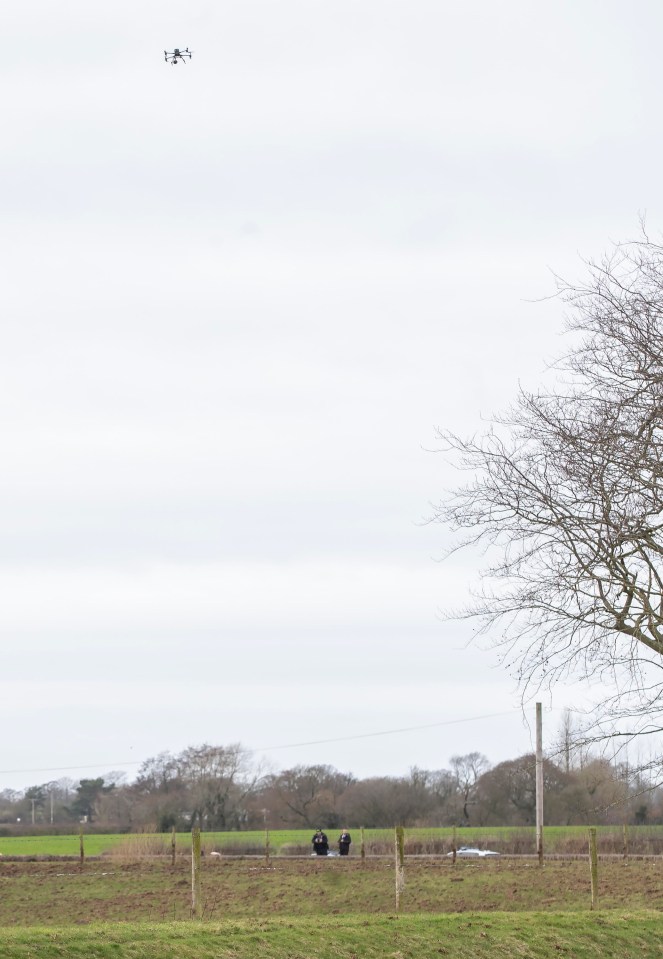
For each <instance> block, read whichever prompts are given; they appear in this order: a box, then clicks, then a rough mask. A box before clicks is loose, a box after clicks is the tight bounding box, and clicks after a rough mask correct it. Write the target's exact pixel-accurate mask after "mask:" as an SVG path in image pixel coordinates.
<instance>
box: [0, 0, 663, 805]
mask: <svg viewBox="0 0 663 959" xmlns="http://www.w3.org/2000/svg"><path fill="white" fill-rule="evenodd" d="M662 21H663V14H662V13H661V10H660V5H659V4H656V3H654V2H643V0H640V2H638V0H636V2H634V3H632V4H629V5H625V4H623V3H616V2H609V0H608V2H606V0H574V2H567V0H561V2H558V3H556V4H546V5H544V4H534V3H531V2H527V3H526V2H515V0H505V2H503V3H500V4H496V3H492V2H488V0H475V2H468V3H462V4H459V3H448V2H445V0H436V2H432V0H407V2H406V0H380V2H377V0H352V2H350V0H336V2H334V3H330V2H324V3H323V2H318V0H279V2H276V0H242V2H241V3H240V2H238V0H231V2H228V3H211V2H196V0H188V2H186V3H185V2H183V0H182V2H172V0H159V2H158V3H157V2H156V0H131V2H127V0H116V2H114V3H112V4H102V5H100V4H93V3H90V2H89V0H86V2H83V0H60V2H58V3H57V4H53V3H50V2H49V3H47V2H45V0H23V2H21V3H18V2H16V0H10V2H9V6H8V9H7V10H6V11H5V17H4V18H3V40H2V46H3V49H2V61H1V63H0V70H1V71H2V90H3V95H2V107H1V109H2V129H3V137H2V139H3V145H2V150H1V152H0V164H1V166H0V173H1V176H0V203H1V210H2V224H3V229H2V234H1V240H0V242H1V256H0V264H1V267H0V268H1V270H2V326H1V330H2V348H1V350H0V389H1V390H2V402H1V403H0V430H1V440H2V450H3V457H2V462H3V468H2V471H1V473H0V488H1V499H0V503H1V504H2V506H1V508H2V539H1V543H0V582H1V584H2V602H1V603H0V632H1V635H2V648H3V657H2V662H3V665H4V668H3V671H2V677H1V678H0V721H1V722H2V729H3V736H2V749H1V750H0V769H1V770H3V772H0V788H2V787H4V786H21V785H26V784H28V783H33V782H42V781H46V780H48V779H52V778H57V777H58V776H59V775H65V774H66V775H71V776H73V777H77V776H79V775H89V774H101V773H102V772H103V771H104V769H117V768H126V769H127V771H128V772H129V773H132V772H134V771H135V768H136V767H135V766H131V765H129V764H130V763H132V762H133V763H138V762H139V761H140V760H142V759H144V758H146V757H148V756H151V755H154V754H156V753H157V752H160V751H162V750H165V749H171V750H174V751H177V750H180V749H182V748H184V747H185V746H187V745H192V744H197V743H201V742H213V743H220V744H223V743H230V742H235V741H240V742H242V743H243V744H244V745H245V746H246V747H248V748H252V749H255V750H257V753H256V755H257V756H264V757H265V759H267V760H269V762H270V763H272V764H273V765H274V767H275V768H279V767H285V766H289V765H293V764H295V763H301V762H303V763H308V762H328V763H331V764H333V765H336V766H337V767H339V768H341V769H344V770H350V771H353V772H354V773H355V774H357V775H360V776H366V775H372V774H380V773H390V774H395V773H401V772H403V773H404V772H406V771H407V769H408V767H409V766H410V765H413V764H417V765H419V766H424V767H427V768H439V767H442V766H444V765H446V764H447V762H448V759H449V757H450V756H451V755H452V754H453V753H462V752H467V751H469V750H472V749H478V750H480V751H482V752H484V753H485V754H486V755H487V756H488V757H489V758H490V759H491V760H492V761H493V762H497V761H500V760H502V759H505V758H508V757H510V756H514V755H517V754H518V753H520V752H523V751H525V750H527V749H529V748H530V745H531V737H530V730H529V729H528V728H527V726H526V724H524V723H523V721H522V716H521V714H520V713H519V711H518V705H519V697H518V694H517V692H516V690H515V687H514V685H513V682H512V680H511V679H510V678H509V676H508V675H507V674H506V673H505V672H504V671H502V669H501V668H500V667H498V666H497V665H496V662H495V660H494V658H493V657H492V656H491V655H490V654H487V653H484V652H481V650H479V649H478V648H477V647H476V646H469V647H468V646H467V640H468V639H469V637H470V631H469V630H468V628H467V626H461V625H458V624H454V623H447V622H443V621H442V620H441V619H440V616H439V614H438V610H439V609H440V608H441V607H445V606H447V605H449V603H451V602H453V601H454V600H455V599H457V597H458V596H459V595H462V594H463V593H464V592H465V591H466V590H467V588H468V584H470V583H471V582H472V578H473V576H474V568H473V564H472V562H471V560H470V559H469V558H465V559H463V558H462V557H459V558H455V559H454V560H453V561H448V562H445V563H443V564H439V563H437V562H435V560H436V558H439V557H440V556H441V555H442V553H443V552H444V549H445V547H446V546H447V545H448V538H447V536H446V535H445V533H444V530H442V529H441V528H439V527H434V526H433V527H431V526H425V525H423V526H422V525H421V520H422V518H424V517H425V516H426V515H427V514H428V512H429V506H428V504H429V502H430V501H433V500H436V499H437V498H439V496H440V495H441V493H442V490H443V489H444V487H445V486H448V485H450V484H451V483H452V482H453V477H452V476H450V474H449V472H448V468H447V467H446V466H445V464H444V462H443V461H442V459H441V457H440V456H438V455H435V454H433V453H431V452H427V449H430V448H432V447H434V445H435V439H434V430H435V427H436V426H447V427H452V428H455V429H457V430H459V431H461V432H463V431H469V430H473V429H475V428H476V427H477V426H478V425H479V423H480V417H481V416H488V415H490V413H491V412H493V411H496V410H499V409H500V408H503V407H504V406H505V405H506V404H507V403H508V402H509V400H510V399H511V397H512V396H513V395H514V393H515V390H516V389H517V386H518V383H519V381H520V382H523V383H525V384H527V385H530V386H531V385H535V384H536V383H537V382H538V380H539V378H540V377H541V376H542V375H543V371H544V369H545V366H546V363H547V362H548V361H549V360H550V359H551V358H552V357H554V356H555V355H556V354H557V353H559V352H560V351H561V349H562V346H563V341H562V340H561V339H560V331H561V329H562V323H563V317H562V312H561V307H560V304H559V303H557V302H555V301H547V302H543V303H542V302H538V303H536V302H532V301H534V300H536V299H537V298H541V297H543V296H546V295H548V294H550V293H551V292H552V290H553V283H552V280H551V275H550V272H549V270H550V269H553V270H555V271H557V272H560V273H564V274H569V275H573V276H575V275H578V274H581V273H582V267H581V264H580V260H579V255H586V256H592V255H598V254H600V253H601V251H602V250H603V249H604V248H605V247H606V246H607V245H608V243H609V241H610V239H611V238H612V239H623V238H626V237H628V236H631V235H633V234H634V233H636V232H637V220H638V215H639V213H642V212H646V214H647V219H648V224H649V227H650V229H652V231H658V230H659V228H660V226H661V223H662V222H663V216H662V215H663V181H662V180H661V175H660V157H661V153H662V147H663V133H662V131H661V124H660V122H659V113H660V92H661V89H662V86H663V84H662V82H661V81H662V76H661V74H662V73H663V66H662V65H661V58H660V49H659V48H660V38H661V35H662V32H663V29H662V28H663V22H662ZM187 45H188V46H189V47H190V48H191V49H192V50H193V51H194V55H193V58H192V60H191V62H190V63H187V64H186V65H181V64H180V65H178V66H177V67H175V68H173V67H171V66H169V65H167V64H165V63H164V61H163V49H164V48H166V47H167V48H168V49H172V48H173V47H174V46H180V47H185V46H187ZM578 695H581V693H579V694H578ZM570 697H571V693H569V692H568V691H559V693H558V694H556V695H555V698H554V699H553V701H552V706H553V707H555V709H557V710H558V709H561V708H562V707H563V706H564V705H567V704H572V697H571V698H570ZM493 713H505V714H507V715H505V716H503V717H502V718H499V719H496V718H493V719H484V720H475V721H471V722H467V723H460V724H458V725H455V726H439V727H436V728H432V729H429V730H420V731H416V732H414V731H413V732H409V733H400V734H394V735H391V736H384V737H376V738H367V739H356V740H347V741H340V742H336V743H328V744H326V745H320V746H308V747H297V748H289V749H273V750H272V749H269V750H268V749H267V747H276V746H282V745H286V744H293V743H300V742H305V741H311V740H317V739H333V738H342V737H349V736H356V735H360V734H365V733H372V732H378V731H383V730H390V729H398V728H403V727H411V726H416V725H426V724H433V723H444V722H447V721H449V720H458V719H464V718H468V717H474V716H486V715H488V714H493ZM557 722H558V717H557V716H555V714H554V713H553V714H551V718H550V724H551V725H553V724H556V723H557ZM8 732H9V733H10V734H8ZM94 764H96V765H94ZM64 767H72V768H70V769H66V770H65V769H64ZM5 770H7V771H8V772H4V771H5ZM10 770H26V772H16V771H12V772H9V771H10ZM27 770H30V771H29V772H28V771H27ZM58 770H61V771H58Z"/></svg>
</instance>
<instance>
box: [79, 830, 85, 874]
mask: <svg viewBox="0 0 663 959" xmlns="http://www.w3.org/2000/svg"><path fill="white" fill-rule="evenodd" d="M78 842H79V847H80V856H81V869H82V868H83V864H84V862H85V840H84V839H83V827H82V826H80V827H79V830H78Z"/></svg>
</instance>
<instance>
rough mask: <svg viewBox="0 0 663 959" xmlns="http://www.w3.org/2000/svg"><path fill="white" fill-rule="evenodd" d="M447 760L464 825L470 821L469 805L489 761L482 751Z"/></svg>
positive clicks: (473, 799) (472, 800)
mask: <svg viewBox="0 0 663 959" xmlns="http://www.w3.org/2000/svg"><path fill="white" fill-rule="evenodd" d="M449 761H450V763H451V771H452V773H453V775H454V778H455V780H456V787H457V790H458V798H459V801H460V804H461V808H462V814H463V818H462V823H463V825H466V824H467V823H469V821H470V806H472V805H474V803H475V802H476V789H477V783H478V782H479V779H480V778H481V776H482V775H483V773H485V772H486V770H487V769H488V767H489V766H490V763H489V762H488V760H487V759H486V757H485V756H484V755H483V754H482V753H477V752H472V753H467V755H465V756H452V757H451V759H450V760H449Z"/></svg>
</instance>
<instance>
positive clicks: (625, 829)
mask: <svg viewBox="0 0 663 959" xmlns="http://www.w3.org/2000/svg"><path fill="white" fill-rule="evenodd" d="M622 836H623V840H624V862H627V861H628V825H627V824H626V823H624V826H623V829H622Z"/></svg>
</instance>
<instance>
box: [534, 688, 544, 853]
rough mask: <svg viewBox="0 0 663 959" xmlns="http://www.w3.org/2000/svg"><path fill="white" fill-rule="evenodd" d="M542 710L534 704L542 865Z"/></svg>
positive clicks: (537, 822) (537, 842) (537, 814)
mask: <svg viewBox="0 0 663 959" xmlns="http://www.w3.org/2000/svg"><path fill="white" fill-rule="evenodd" d="M542 714H543V710H542V708H541V703H537V704H536V854H537V856H538V857H539V865H540V866H542V865H543V715H542Z"/></svg>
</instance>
